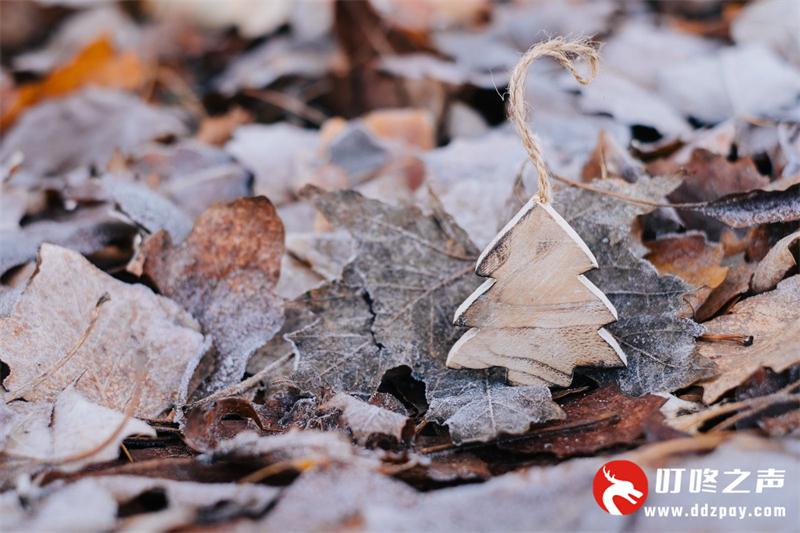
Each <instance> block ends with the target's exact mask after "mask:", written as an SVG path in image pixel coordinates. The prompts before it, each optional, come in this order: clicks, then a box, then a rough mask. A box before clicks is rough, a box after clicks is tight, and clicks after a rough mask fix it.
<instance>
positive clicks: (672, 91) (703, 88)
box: [658, 45, 800, 124]
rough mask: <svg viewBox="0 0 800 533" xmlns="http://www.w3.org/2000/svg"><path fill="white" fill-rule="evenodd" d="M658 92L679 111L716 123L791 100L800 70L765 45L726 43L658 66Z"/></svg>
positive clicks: (797, 90)
mask: <svg viewBox="0 0 800 533" xmlns="http://www.w3.org/2000/svg"><path fill="white" fill-rule="evenodd" d="M658 92H659V93H660V94H663V95H664V97H665V98H666V99H667V100H668V101H669V102H671V103H672V105H673V106H674V107H675V108H676V109H678V111H680V112H682V113H684V114H686V115H689V116H692V117H695V118H696V119H698V120H701V121H703V122H706V123H711V124H713V123H716V122H721V121H723V120H725V119H727V118H729V117H732V116H747V115H751V116H752V115H758V114H760V113H765V112H768V111H771V110H774V109H777V108H779V107H781V106H783V105H787V104H790V103H791V102H793V101H794V100H795V99H796V98H797V94H798V93H800V74H798V73H797V72H796V71H795V70H794V69H793V68H792V67H791V65H789V64H787V63H786V62H784V61H783V60H782V59H781V58H780V57H778V56H777V55H776V54H775V53H774V52H772V51H771V50H769V49H768V48H766V47H764V46H759V45H746V46H736V47H725V48H722V49H720V50H719V51H718V52H715V53H714V54H711V55H706V56H700V57H691V58H689V59H688V60H687V61H686V62H684V63H682V64H679V65H674V66H669V67H667V68H665V69H663V70H660V71H659V77H658Z"/></svg>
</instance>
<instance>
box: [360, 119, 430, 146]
mask: <svg viewBox="0 0 800 533" xmlns="http://www.w3.org/2000/svg"><path fill="white" fill-rule="evenodd" d="M361 120H362V121H363V123H364V125H365V126H366V127H367V129H369V130H370V131H371V132H372V133H373V134H374V135H375V136H376V137H378V138H379V139H389V140H396V141H402V142H404V143H406V144H408V145H409V146H416V147H417V148H420V149H422V150H430V149H431V148H433V147H434V146H436V126H435V124H434V122H433V116H431V114H430V113H429V112H428V111H425V110H421V109H384V110H380V111H373V112H372V113H369V114H368V115H366V116H364V117H363V118H362V119H361Z"/></svg>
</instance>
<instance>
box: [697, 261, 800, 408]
mask: <svg viewBox="0 0 800 533" xmlns="http://www.w3.org/2000/svg"><path fill="white" fill-rule="evenodd" d="M798 298H800V276H792V277H791V278H788V279H785V280H783V281H782V282H780V283H779V284H778V287H777V288H776V289H775V290H773V291H770V292H765V293H763V294H759V295H757V296H753V297H751V298H747V299H746V300H743V301H741V302H739V303H738V304H736V305H735V306H734V307H733V308H732V309H731V310H730V312H729V313H728V314H726V315H723V316H720V317H717V318H715V319H713V320H711V321H709V322H706V323H705V326H706V328H707V330H708V334H711V335H746V336H752V337H753V341H752V344H750V345H748V346H743V345H741V344H740V343H736V342H732V341H729V342H704V343H701V344H700V345H699V352H700V354H701V355H703V356H704V357H707V358H709V359H711V360H713V361H714V362H715V363H716V364H717V366H718V367H719V369H720V373H719V375H718V376H717V377H715V378H712V379H709V380H705V381H701V382H700V385H701V386H702V387H703V401H704V402H706V403H707V404H711V403H714V402H715V401H717V400H718V399H719V398H720V397H721V396H722V395H723V394H725V393H726V392H727V391H729V390H730V389H732V388H733V387H736V386H737V385H739V384H740V383H742V382H743V381H744V380H745V379H747V378H748V377H749V376H750V375H751V374H753V373H754V372H755V371H757V370H758V369H759V368H762V367H768V368H771V369H772V370H774V371H776V372H781V371H783V370H785V369H786V368H789V367H790V366H791V365H794V364H796V363H798V362H800V359H798V354H800V330H798V326H800V314H798V313H800V310H799V309H798V306H797V301H798Z"/></svg>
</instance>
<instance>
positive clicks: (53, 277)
mask: <svg viewBox="0 0 800 533" xmlns="http://www.w3.org/2000/svg"><path fill="white" fill-rule="evenodd" d="M104 295H108V297H109V300H108V301H107V302H106V303H103V304H102V305H100V306H97V305H96V304H97V302H98V300H100V298H101V297H103V296H104ZM199 330H200V327H199V325H198V324H197V322H196V321H195V320H194V319H193V318H192V317H191V316H190V315H189V314H188V313H186V312H185V311H184V310H183V309H181V308H180V306H178V305H177V304H176V303H175V302H173V301H171V300H169V299H167V298H164V297H161V296H157V295H155V294H153V292H152V291H151V290H150V289H148V288H147V287H144V286H143V285H128V284H125V283H122V282H120V281H117V280H115V279H114V278H112V277H111V276H109V275H108V274H106V273H105V272H102V271H100V270H98V269H97V268H95V267H94V266H92V265H91V264H90V263H89V262H88V261H87V260H86V259H84V258H83V257H82V256H81V255H80V254H78V253H76V252H72V251H70V250H67V249H65V248H60V247H58V246H54V245H50V244H44V245H42V248H41V249H40V251H39V258H38V269H37V271H36V273H35V274H34V276H33V278H32V279H31V281H30V282H29V284H28V286H27V287H26V288H25V290H24V291H23V292H22V295H21V296H20V298H19V299H18V300H17V302H16V304H15V305H14V307H13V312H12V313H11V314H10V315H8V316H3V317H0V360H2V361H3V362H5V363H6V364H7V365H8V366H9V367H10V374H9V376H8V377H7V378H6V379H5V382H4V385H5V387H6V388H7V389H8V390H9V393H8V395H7V396H6V399H10V398H12V397H16V396H21V397H23V398H24V399H25V400H28V401H32V402H38V401H53V400H54V399H55V398H56V397H57V396H58V395H59V393H60V392H61V391H62V390H64V389H65V388H66V387H67V385H69V384H70V383H72V382H74V381H76V380H77V383H76V385H75V387H76V389H77V390H78V391H79V392H80V393H82V394H83V395H84V396H85V397H86V399H87V400H89V401H91V402H93V403H97V404H99V405H102V406H104V407H108V408H109V409H114V410H117V411H123V410H124V409H125V407H126V405H127V404H128V401H129V398H130V394H131V384H132V383H134V382H135V381H136V379H135V375H136V373H137V368H138V364H137V358H140V357H144V358H145V363H144V365H145V367H146V370H147V378H146V380H145V381H144V384H143V385H142V391H141V400H140V402H139V405H138V407H137V409H136V410H135V416H139V417H143V418H156V417H158V416H160V415H161V414H162V413H164V412H165V411H167V410H169V409H171V408H173V407H175V406H176V405H180V404H181V403H182V402H183V401H185V398H186V396H187V394H188V392H189V391H188V388H189V381H190V378H191V377H192V374H193V372H194V369H195V367H196V366H197V364H198V362H199V360H200V358H201V357H202V356H203V354H205V352H206V351H207V349H208V345H209V343H210V341H209V340H208V339H206V338H204V337H203V335H202V334H201V333H200V331H199ZM83 337H85V338H83ZM81 340H83V342H82V343H81Z"/></svg>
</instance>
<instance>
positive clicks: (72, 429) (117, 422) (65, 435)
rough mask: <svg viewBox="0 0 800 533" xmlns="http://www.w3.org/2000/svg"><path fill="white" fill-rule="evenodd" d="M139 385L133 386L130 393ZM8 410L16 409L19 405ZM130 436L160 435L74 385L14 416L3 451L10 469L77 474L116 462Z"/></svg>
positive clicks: (134, 384) (133, 383) (27, 407)
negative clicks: (19, 467) (94, 465)
mask: <svg viewBox="0 0 800 533" xmlns="http://www.w3.org/2000/svg"><path fill="white" fill-rule="evenodd" d="M136 386H138V384H137V383H135V382H132V384H131V386H129V387H128V389H131V388H133V387H136ZM121 392H122V393H127V394H128V395H129V396H130V395H131V394H133V391H130V390H127V391H121ZM10 407H11V409H12V411H13V410H14V408H15V404H14V403H12V404H11V406H10ZM131 435H146V436H149V437H155V436H156V431H155V430H154V429H153V428H151V427H150V426H148V425H147V424H146V423H144V422H142V421H141V420H137V419H135V418H131V419H127V418H126V416H125V415H124V414H122V413H120V412H117V411H115V410H112V409H108V408H107V407H103V406H100V405H97V404H95V403H92V402H90V401H89V400H87V399H86V398H85V397H84V396H83V395H82V394H80V393H79V392H78V391H77V390H76V389H75V386H74V385H70V386H68V387H67V388H66V389H64V390H63V391H62V392H61V393H60V394H59V395H58V397H57V398H56V400H55V402H54V403H53V404H48V403H45V404H44V405H42V404H40V403H34V404H33V405H30V406H25V407H24V408H23V409H21V412H20V413H15V416H14V419H13V420H12V422H11V424H10V427H9V438H8V442H7V443H6V446H5V447H4V448H2V450H0V451H1V453H2V454H3V455H5V461H8V463H7V464H8V465H9V466H11V467H12V468H13V467H14V462H15V461H21V462H22V463H23V464H24V463H28V464H30V465H31V468H32V471H36V470H37V467H39V468H42V467H44V466H48V465H53V466H54V467H55V468H57V469H58V470H61V471H63V472H76V471H78V470H80V469H81V468H83V467H84V466H86V465H89V464H92V463H100V462H103V461H113V460H114V459H116V458H117V456H118V455H119V446H120V444H122V441H123V440H125V439H126V438H128V437H130V436H131ZM112 437H113V438H112ZM109 439H110V440H109ZM5 461H4V462H5Z"/></svg>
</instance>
